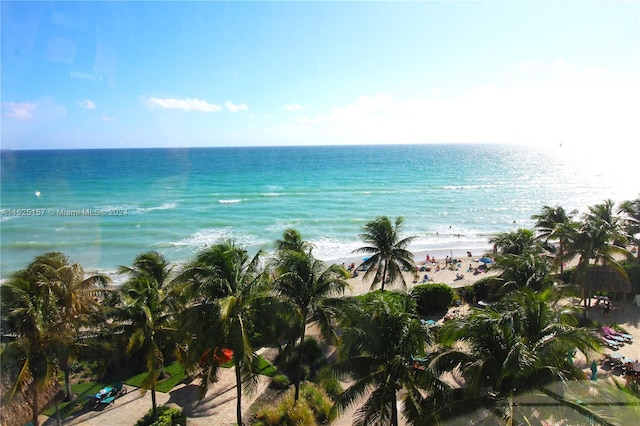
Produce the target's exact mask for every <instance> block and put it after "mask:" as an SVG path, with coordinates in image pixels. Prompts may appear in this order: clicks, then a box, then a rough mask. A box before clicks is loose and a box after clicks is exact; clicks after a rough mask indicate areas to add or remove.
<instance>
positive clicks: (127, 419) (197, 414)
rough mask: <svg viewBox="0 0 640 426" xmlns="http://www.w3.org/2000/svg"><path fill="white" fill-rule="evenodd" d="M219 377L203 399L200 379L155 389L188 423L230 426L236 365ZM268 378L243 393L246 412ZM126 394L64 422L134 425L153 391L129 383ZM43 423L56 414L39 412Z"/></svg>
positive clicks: (233, 413) (192, 425)
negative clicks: (142, 389) (253, 389)
mask: <svg viewBox="0 0 640 426" xmlns="http://www.w3.org/2000/svg"><path fill="white" fill-rule="evenodd" d="M218 377H219V380H218V382H216V383H215V385H214V386H213V388H211V389H209V391H208V392H207V393H206V395H205V396H204V398H203V399H202V400H198V397H199V391H200V390H199V388H198V385H197V381H193V382H191V383H189V384H180V385H178V386H176V387H175V388H173V389H172V390H171V391H170V392H169V393H162V392H156V403H157V405H158V406H161V405H165V404H170V405H176V406H179V407H180V408H181V409H182V412H183V413H184V414H185V415H186V416H187V425H188V426H205V425H206V426H210V425H216V426H227V425H235V424H236V383H235V380H236V378H235V369H234V368H221V369H220V370H219V376H218ZM269 380H270V379H269V378H268V377H264V376H260V381H259V383H258V387H257V389H256V392H255V393H254V394H253V395H246V394H243V396H242V408H243V416H247V414H248V409H249V407H250V406H251V404H252V403H253V401H255V399H256V398H257V397H258V396H259V395H260V394H261V393H262V392H264V389H265V388H266V386H267V385H268V384H269ZM127 389H128V392H127V394H126V395H124V396H122V397H120V398H118V399H117V400H116V401H115V403H114V404H112V405H109V406H107V407H105V408H104V409H101V410H88V409H83V410H81V411H79V412H77V413H76V414H74V415H73V416H71V417H67V418H66V419H63V420H62V424H63V425H65V426H66V425H83V426H132V425H134V424H135V423H136V422H137V421H138V420H139V419H140V418H141V417H142V416H144V415H145V414H146V413H147V411H149V409H150V408H151V392H149V391H147V392H146V394H145V395H144V396H142V395H141V392H140V391H139V389H136V388H132V387H131V386H127ZM40 424H42V425H45V426H52V425H56V424H57V423H56V419H55V417H51V418H49V417H46V416H40Z"/></svg>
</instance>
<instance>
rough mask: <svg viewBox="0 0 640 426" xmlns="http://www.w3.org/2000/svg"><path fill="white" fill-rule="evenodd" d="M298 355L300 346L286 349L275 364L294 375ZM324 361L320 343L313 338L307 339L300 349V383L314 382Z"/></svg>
mask: <svg viewBox="0 0 640 426" xmlns="http://www.w3.org/2000/svg"><path fill="white" fill-rule="evenodd" d="M299 354H300V345H296V346H295V347H293V346H288V347H286V348H285V349H284V350H283V351H282V353H281V354H280V355H279V356H278V361H277V364H278V366H279V368H280V369H281V370H283V371H287V372H290V373H291V374H294V372H295V369H296V366H297V365H298V357H299ZM325 361H326V360H325V358H324V356H323V354H322V347H321V346H320V343H319V342H318V341H317V340H316V339H315V338H313V337H307V338H306V339H305V340H304V345H303V348H302V363H301V369H302V372H301V375H302V377H301V381H304V380H315V378H316V374H317V372H318V370H319V369H320V367H322V366H323V365H324V363H325Z"/></svg>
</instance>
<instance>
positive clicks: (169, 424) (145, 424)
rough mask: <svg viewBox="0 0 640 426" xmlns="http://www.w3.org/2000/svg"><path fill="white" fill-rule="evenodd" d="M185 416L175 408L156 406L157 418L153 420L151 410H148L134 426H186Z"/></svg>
mask: <svg viewBox="0 0 640 426" xmlns="http://www.w3.org/2000/svg"><path fill="white" fill-rule="evenodd" d="M186 425H187V417H186V416H185V415H184V414H182V411H180V410H178V409H177V408H170V407H165V406H161V407H158V420H156V421H155V422H154V421H153V410H152V409H151V410H149V411H148V412H147V414H145V415H144V417H143V418H141V419H140V420H138V421H137V422H136V424H135V426H186Z"/></svg>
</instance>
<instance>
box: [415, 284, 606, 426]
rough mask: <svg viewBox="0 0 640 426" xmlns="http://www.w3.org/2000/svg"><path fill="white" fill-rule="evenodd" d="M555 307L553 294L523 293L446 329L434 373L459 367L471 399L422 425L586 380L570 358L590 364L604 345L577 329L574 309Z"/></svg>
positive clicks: (449, 406) (438, 409) (437, 410)
mask: <svg viewBox="0 0 640 426" xmlns="http://www.w3.org/2000/svg"><path fill="white" fill-rule="evenodd" d="M552 302H553V291H552V290H551V289H547V290H544V291H540V292H534V291H533V290H531V289H530V288H523V289H521V290H519V291H517V292H514V293H512V294H511V295H510V296H509V297H507V298H505V299H504V300H503V301H501V302H499V303H498V304H497V305H496V306H495V307H494V308H489V309H484V310H476V311H474V312H473V313H472V314H471V315H469V316H467V317H464V318H462V319H460V320H456V321H452V322H450V323H448V324H446V325H445V327H444V329H443V330H442V334H441V339H440V340H441V343H442V344H444V345H446V346H447V347H448V348H449V349H447V350H446V351H443V352H442V353H441V354H439V356H438V357H437V358H436V359H434V362H433V365H434V369H435V370H440V369H439V366H440V365H445V366H448V368H449V369H451V366H455V365H458V366H459V368H461V371H462V376H463V377H464V381H465V383H466V387H465V388H464V392H465V394H466V397H465V398H463V399H459V400H457V401H452V402H451V403H450V404H446V403H445V404H442V405H441V406H440V407H434V406H433V405H431V407H432V411H431V413H430V414H429V415H428V416H424V415H423V417H422V418H421V419H422V420H421V422H420V423H419V424H432V423H433V422H435V421H437V420H438V419H439V418H440V417H450V416H452V415H453V416H455V415H460V414H462V413H464V411H465V409H472V408H475V407H476V406H477V404H476V403H477V402H479V401H484V402H485V404H487V403H488V404H489V405H491V406H493V407H494V408H497V407H498V406H499V405H501V404H502V403H503V402H504V401H510V400H511V398H512V397H513V395H515V394H518V393H522V392H524V391H528V390H531V389H537V388H540V387H542V386H543V385H545V384H548V383H550V382H552V381H555V380H563V381H565V380H571V379H580V378H582V377H583V373H582V372H581V371H580V369H578V368H577V367H575V366H574V365H573V364H572V363H571V362H570V360H569V358H568V354H569V353H572V352H573V351H579V352H581V353H582V354H584V355H585V357H586V358H587V359H591V358H592V357H593V356H595V355H597V353H598V351H599V350H600V343H599V342H598V340H597V337H596V336H595V335H593V334H592V332H591V331H589V330H587V329H585V328H581V327H578V326H577V321H576V319H575V316H574V313H573V309H572V308H571V307H561V306H558V305H556V304H554V303H552ZM457 342H463V343H462V344H457V345H456V343H457ZM452 361H453V362H452ZM425 411H426V410H425ZM423 414H424V413H423ZM506 414H507V415H508V413H506Z"/></svg>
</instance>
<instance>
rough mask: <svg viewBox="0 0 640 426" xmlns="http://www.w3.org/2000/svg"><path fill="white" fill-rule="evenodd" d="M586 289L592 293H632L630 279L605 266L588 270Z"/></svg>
mask: <svg viewBox="0 0 640 426" xmlns="http://www.w3.org/2000/svg"><path fill="white" fill-rule="evenodd" d="M584 288H585V290H591V291H606V292H611V293H631V283H630V282H629V277H627V276H626V275H624V274H621V273H620V272H618V271H615V270H614V269H612V268H609V267H605V266H595V267H591V268H589V269H588V270H587V275H586V277H585V280H584Z"/></svg>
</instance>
